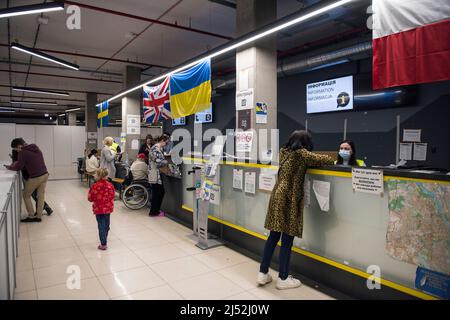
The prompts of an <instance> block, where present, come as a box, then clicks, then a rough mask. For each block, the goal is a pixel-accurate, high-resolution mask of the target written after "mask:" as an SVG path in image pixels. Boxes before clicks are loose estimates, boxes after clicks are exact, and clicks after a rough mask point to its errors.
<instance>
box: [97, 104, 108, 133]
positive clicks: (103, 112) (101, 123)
mask: <svg viewBox="0 0 450 320" xmlns="http://www.w3.org/2000/svg"><path fill="white" fill-rule="evenodd" d="M108 120H109V118H108V101H105V102H102V103H101V104H99V105H97V128H102V127H107V126H108Z"/></svg>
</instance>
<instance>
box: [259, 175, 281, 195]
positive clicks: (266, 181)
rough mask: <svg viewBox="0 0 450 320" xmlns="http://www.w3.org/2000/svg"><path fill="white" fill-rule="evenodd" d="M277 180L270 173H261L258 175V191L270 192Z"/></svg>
mask: <svg viewBox="0 0 450 320" xmlns="http://www.w3.org/2000/svg"><path fill="white" fill-rule="evenodd" d="M276 180H277V178H276V175H274V174H270V173H263V172H262V171H261V173H260V174H259V184H258V185H259V189H260V190H265V191H272V190H273V187H274V186H275V182H276Z"/></svg>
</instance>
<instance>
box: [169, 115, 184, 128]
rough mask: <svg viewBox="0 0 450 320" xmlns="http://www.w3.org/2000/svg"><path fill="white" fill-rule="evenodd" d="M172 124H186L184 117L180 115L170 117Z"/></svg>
mask: <svg viewBox="0 0 450 320" xmlns="http://www.w3.org/2000/svg"><path fill="white" fill-rule="evenodd" d="M172 125H173V126H184V125H186V117H180V118H176V119H172Z"/></svg>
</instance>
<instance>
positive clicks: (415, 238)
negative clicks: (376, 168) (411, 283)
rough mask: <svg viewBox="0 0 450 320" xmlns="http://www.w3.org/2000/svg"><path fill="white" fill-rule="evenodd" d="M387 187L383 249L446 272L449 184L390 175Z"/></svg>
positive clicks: (449, 231)
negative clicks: (394, 177) (384, 245)
mask: <svg viewBox="0 0 450 320" xmlns="http://www.w3.org/2000/svg"><path fill="white" fill-rule="evenodd" d="M388 190H389V224H388V230H387V234H386V251H387V253H388V254H389V255H390V256H391V257H393V258H394V259H397V260H401V261H404V262H407V263H411V264H414V265H418V266H421V267H424V268H427V269H430V270H434V271H439V272H443V273H445V274H450V250H449V248H450V219H449V216H450V214H449V208H450V186H449V185H446V184H440V183H431V182H430V183H426V182H417V181H408V180H395V179H393V180H388Z"/></svg>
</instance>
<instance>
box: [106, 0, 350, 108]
mask: <svg viewBox="0 0 450 320" xmlns="http://www.w3.org/2000/svg"><path fill="white" fill-rule="evenodd" d="M354 1H358V0H340V1H336V2H334V3H332V4H329V5H326V6H324V7H322V8H320V9H317V10H314V11H311V12H309V13H306V14H301V15H300V16H299V17H297V18H294V19H292V20H289V21H287V22H285V23H282V24H280V25H278V26H275V27H273V28H270V29H268V30H265V31H263V32H261V33H258V34H256V35H252V36H250V37H248V38H247V39H244V40H241V41H238V42H236V43H234V44H230V45H229V46H226V47H225V48H223V49H221V50H218V51H217V52H214V53H211V54H209V55H207V56H205V57H202V58H200V59H197V60H195V61H193V62H190V63H187V64H185V65H183V66H181V67H179V68H177V69H175V70H172V71H169V72H166V73H164V74H162V75H160V76H157V77H156V78H153V79H151V80H149V81H146V82H144V83H143V84H140V85H138V86H135V87H133V88H131V89H128V90H126V91H124V92H120V93H118V94H116V95H115V96H112V97H111V98H109V99H108V100H107V101H108V102H111V101H113V100H116V99H117V98H120V97H122V96H124V95H127V94H128V93H130V92H133V91H136V90H138V89H141V88H142V87H143V86H146V85H149V84H152V83H155V82H158V81H161V80H163V79H165V78H166V77H167V76H168V75H171V74H173V73H177V72H180V71H183V70H185V69H187V68H190V67H192V66H194V65H196V64H197V63H199V62H200V61H203V60H205V59H211V58H215V57H217V56H220V55H222V54H224V53H227V52H230V51H232V50H234V49H237V48H239V47H242V46H244V45H246V44H249V43H251V42H253V41H256V40H259V39H261V38H264V37H267V36H269V35H271V34H273V33H275V32H278V31H280V30H283V29H286V28H289V27H291V26H293V25H295V24H298V23H300V22H304V21H306V20H309V19H311V18H314V17H316V16H319V15H321V14H323V13H325V12H327V11H330V10H333V9H335V8H337V7H340V6H343V5H345V4H347V3H350V2H354Z"/></svg>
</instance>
